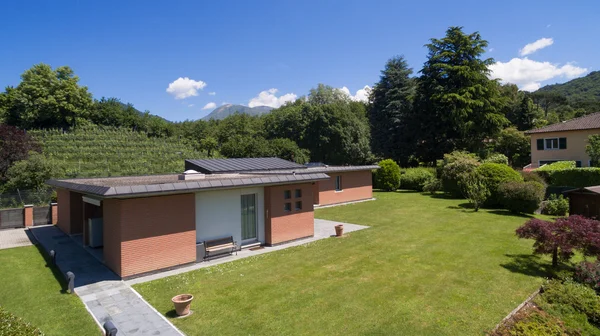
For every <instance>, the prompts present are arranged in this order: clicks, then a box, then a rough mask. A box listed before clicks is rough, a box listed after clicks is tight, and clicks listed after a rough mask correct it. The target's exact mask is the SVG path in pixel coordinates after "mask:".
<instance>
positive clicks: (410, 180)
mask: <svg viewBox="0 0 600 336" xmlns="http://www.w3.org/2000/svg"><path fill="white" fill-rule="evenodd" d="M434 177H435V169H434V168H408V169H405V170H404V171H403V174H402V175H401V176H400V185H401V186H402V189H408V190H416V191H423V186H424V185H425V183H426V182H427V181H429V180H430V179H432V178H434Z"/></svg>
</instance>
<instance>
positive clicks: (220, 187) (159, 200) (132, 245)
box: [48, 158, 379, 277]
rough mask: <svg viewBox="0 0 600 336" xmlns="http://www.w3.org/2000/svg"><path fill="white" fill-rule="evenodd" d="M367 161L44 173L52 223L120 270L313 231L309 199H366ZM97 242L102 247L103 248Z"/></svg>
mask: <svg viewBox="0 0 600 336" xmlns="http://www.w3.org/2000/svg"><path fill="white" fill-rule="evenodd" d="M377 168H379V167H378V166H375V165H368V166H339V167H332V166H320V167H306V166H303V165H298V164H296V163H293V162H289V161H286V160H282V159H278V158H249V159H215V160H186V162H185V169H186V172H185V173H183V174H180V175H177V174H173V175H156V176H126V177H109V178H84V179H64V180H50V181H48V184H49V185H51V186H53V187H55V188H56V189H57V195H58V224H57V226H58V227H59V228H60V229H61V230H62V231H64V232H65V233H67V234H70V235H77V234H81V239H82V242H83V244H84V245H86V246H90V247H96V248H95V249H94V251H95V252H96V254H98V253H99V254H100V256H99V257H100V258H101V259H102V260H103V261H104V263H105V264H106V265H107V266H108V267H109V268H110V269H112V270H113V271H114V272H115V273H117V274H118V275H119V276H121V277H130V276H134V275H138V274H142V273H146V272H151V271H156V270H161V269H166V268H171V267H175V266H179V265H184V264H189V263H193V262H197V261H201V260H198V259H200V258H199V257H197V255H198V254H197V252H201V251H200V250H203V247H202V245H199V244H201V243H202V242H203V241H205V240H210V239H217V238H223V237H228V236H233V238H234V240H235V241H236V242H237V243H238V245H239V246H240V247H242V248H243V247H250V246H256V245H262V244H265V245H276V244H281V243H284V242H288V241H292V240H297V239H301V238H307V237H311V236H313V235H314V216H313V209H314V204H320V205H325V204H336V203H343V202H348V201H357V200H365V199H371V198H372V185H371V171H372V170H373V169H377ZM100 247H102V248H100Z"/></svg>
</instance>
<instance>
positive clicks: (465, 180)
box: [459, 171, 490, 212]
mask: <svg viewBox="0 0 600 336" xmlns="http://www.w3.org/2000/svg"><path fill="white" fill-rule="evenodd" d="M459 184H460V186H461V189H462V190H463V191H464V195H465V197H466V198H467V200H469V203H471V205H473V208H474V209H475V212H477V211H479V208H480V207H481V206H482V205H483V204H484V203H485V201H486V200H487V199H488V197H490V191H489V189H488V188H487V186H486V184H485V179H484V177H483V176H482V175H481V174H479V173H477V172H476V171H473V172H471V173H464V174H462V175H460V179H459Z"/></svg>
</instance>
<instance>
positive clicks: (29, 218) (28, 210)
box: [23, 204, 33, 227]
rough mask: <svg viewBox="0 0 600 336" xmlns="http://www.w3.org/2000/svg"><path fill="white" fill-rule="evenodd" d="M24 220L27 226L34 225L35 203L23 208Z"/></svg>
mask: <svg viewBox="0 0 600 336" xmlns="http://www.w3.org/2000/svg"><path fill="white" fill-rule="evenodd" d="M23 222H24V223H23V224H24V225H25V227H29V226H33V205H31V204H28V205H25V207H24V208H23Z"/></svg>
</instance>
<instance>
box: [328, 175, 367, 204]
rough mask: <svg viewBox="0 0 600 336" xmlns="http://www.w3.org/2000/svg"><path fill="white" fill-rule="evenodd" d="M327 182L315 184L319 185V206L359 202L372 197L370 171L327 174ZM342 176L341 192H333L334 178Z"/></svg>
mask: <svg viewBox="0 0 600 336" xmlns="http://www.w3.org/2000/svg"><path fill="white" fill-rule="evenodd" d="M327 175H329V176H331V178H330V179H329V180H322V181H319V182H317V183H318V184H319V204H320V205H327V204H336V203H343V202H350V201H359V200H364V199H369V198H372V197H373V186H372V177H371V171H370V170H363V171H355V172H346V173H328V174H327ZM338 175H340V176H342V191H340V192H336V191H335V177H336V176H338Z"/></svg>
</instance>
